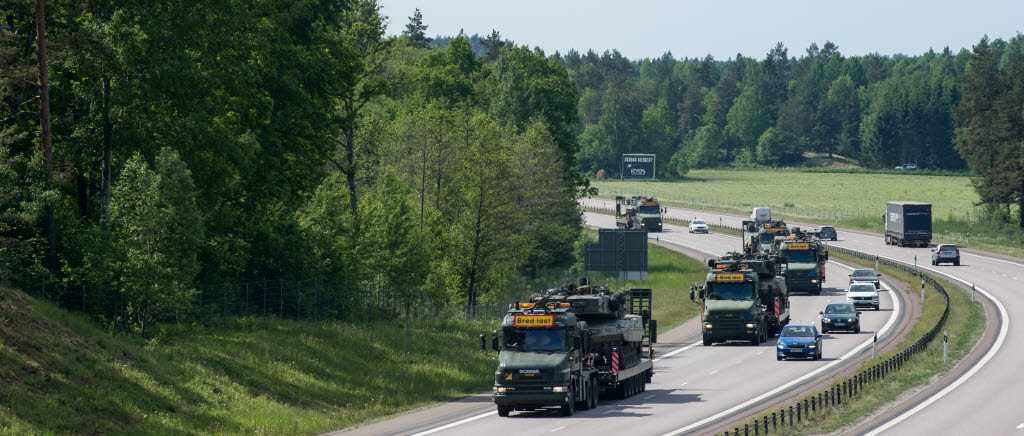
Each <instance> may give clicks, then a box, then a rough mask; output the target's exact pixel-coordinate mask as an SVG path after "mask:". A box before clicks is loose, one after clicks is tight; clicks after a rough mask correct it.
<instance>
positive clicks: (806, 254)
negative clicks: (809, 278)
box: [782, 250, 814, 263]
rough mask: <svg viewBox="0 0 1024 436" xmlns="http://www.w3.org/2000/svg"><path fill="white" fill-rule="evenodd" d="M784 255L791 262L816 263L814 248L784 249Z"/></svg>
mask: <svg viewBox="0 0 1024 436" xmlns="http://www.w3.org/2000/svg"><path fill="white" fill-rule="evenodd" d="M782 255H783V256H786V258H788V259H789V263H814V251H813V250H782Z"/></svg>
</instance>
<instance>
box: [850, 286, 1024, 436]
mask: <svg viewBox="0 0 1024 436" xmlns="http://www.w3.org/2000/svg"><path fill="white" fill-rule="evenodd" d="M921 269H925V270H928V271H931V272H933V273H936V274H939V275H943V276H946V277H948V278H951V279H953V280H956V281H958V282H960V283H963V284H964V285H967V286H970V285H971V283H968V282H967V280H964V279H961V278H959V277H956V276H953V275H950V274H946V273H944V272H941V271H936V270H935V269H932V268H927V267H921ZM975 290H977V291H978V292H980V293H981V295H984V296H985V297H987V298H988V299H989V300H991V301H992V302H993V303H995V305H996V308H998V309H999V317H1000V318H1001V319H1002V323H1001V324H1002V325H1001V326H1000V327H999V336H998V337H997V338H996V342H995V343H994V344H992V348H990V349H989V350H988V352H987V353H985V355H984V356H982V358H981V360H979V361H978V362H977V363H975V364H974V366H972V367H971V369H969V370H967V372H965V373H964V374H963V375H961V376H960V377H959V378H957V379H956V380H954V381H953V383H950V384H949V386H946V387H945V388H944V389H942V390H941V391H939V392H936V393H935V395H932V396H931V397H928V399H926V400H924V401H922V402H921V403H919V404H918V405H917V406H916V407H914V408H913V409H910V410H908V411H906V412H904V413H903V414H902V415H900V416H897V417H896V418H893V419H892V420H890V421H888V422H886V423H885V424H883V425H882V426H880V427H878V428H876V429H874V430H872V431H871V432H870V433H867V436H872V435H877V434H880V433H882V432H883V431H885V430H888V429H890V428H892V427H893V426H895V425H896V424H899V423H900V422H903V421H904V420H906V419H907V418H910V417H911V416H913V415H914V414H916V413H917V412H920V411H922V410H924V408H925V407H928V406H930V405H932V404H933V403H935V402H936V401H938V400H939V399H940V398H942V397H944V396H946V394H949V393H950V392H952V391H953V390H954V389H956V388H958V387H960V385H962V384H964V382H966V381H967V380H968V379H970V378H971V377H973V376H974V374H977V373H978V371H980V370H981V368H982V367H984V366H985V364H987V363H988V361H990V360H992V358H993V357H995V355H996V353H997V352H999V349H1000V348H1002V346H1003V341H1005V340H1006V335H1007V333H1008V332H1009V330H1010V315H1009V314H1008V313H1007V312H1006V307H1004V306H1003V303H1002V302H1000V301H999V300H998V299H996V298H995V296H993V295H992V294H990V293H988V292H987V291H985V290H984V289H982V288H979V287H975ZM1022 425H1024V424H1022Z"/></svg>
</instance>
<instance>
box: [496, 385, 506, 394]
mask: <svg viewBox="0 0 1024 436" xmlns="http://www.w3.org/2000/svg"><path fill="white" fill-rule="evenodd" d="M506 390H508V388H506V387H504V386H498V387H496V388H494V391H495V392H497V393H499V394H504V393H505V391H506Z"/></svg>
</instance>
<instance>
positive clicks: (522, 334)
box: [505, 329, 565, 351]
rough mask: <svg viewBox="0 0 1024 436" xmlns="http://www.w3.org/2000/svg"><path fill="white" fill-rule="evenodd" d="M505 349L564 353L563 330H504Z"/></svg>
mask: <svg viewBox="0 0 1024 436" xmlns="http://www.w3.org/2000/svg"><path fill="white" fill-rule="evenodd" d="M505 349H506V350H516V351H565V329H517V330H506V331H505Z"/></svg>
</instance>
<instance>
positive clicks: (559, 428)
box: [551, 425, 566, 433]
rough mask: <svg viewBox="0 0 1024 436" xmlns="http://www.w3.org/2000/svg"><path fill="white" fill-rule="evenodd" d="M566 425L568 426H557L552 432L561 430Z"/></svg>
mask: <svg viewBox="0 0 1024 436" xmlns="http://www.w3.org/2000/svg"><path fill="white" fill-rule="evenodd" d="M565 427H566V426H564V425H563V426H561V427H558V428H556V429H552V430H551V433H554V432H556V431H558V430H561V429H563V428H565Z"/></svg>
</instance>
